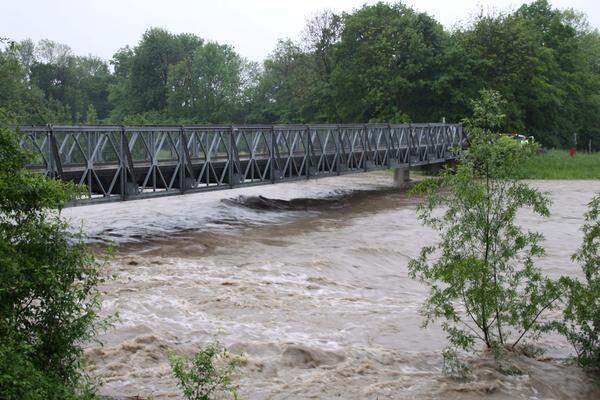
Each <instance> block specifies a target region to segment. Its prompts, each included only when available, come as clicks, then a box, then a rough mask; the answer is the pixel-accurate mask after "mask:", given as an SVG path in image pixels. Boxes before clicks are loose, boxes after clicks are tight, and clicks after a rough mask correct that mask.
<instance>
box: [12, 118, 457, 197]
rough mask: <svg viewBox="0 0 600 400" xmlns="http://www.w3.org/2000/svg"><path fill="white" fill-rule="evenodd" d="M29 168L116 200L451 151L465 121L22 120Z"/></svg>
mask: <svg viewBox="0 0 600 400" xmlns="http://www.w3.org/2000/svg"><path fill="white" fill-rule="evenodd" d="M18 131H19V132H20V135H21V145H22V146H23V147H24V148H25V149H27V150H29V151H30V152H31V153H32V154H33V160H32V162H31V163H30V164H29V165H28V168H30V169H32V170H34V171H38V172H40V173H44V174H46V175H48V176H50V177H53V178H57V179H62V180H65V181H71V182H75V183H78V184H82V185H85V186H86V187H87V193H88V195H87V197H85V198H82V199H81V200H80V201H79V202H83V203H89V202H98V201H114V200H126V199H135V198H144V197H152V196H162V195H170V194H181V193H187V192H198V191H202V190H216V189H228V188H234V187H239V186H245V185H256V184H265V183H278V182H283V181H290V180H296V179H307V178H313V177H322V176H332V175H341V174H346V173H356V172H365V171H371V170H376V169H385V168H393V167H399V166H410V165H426V164H436V163H444V162H446V161H448V160H453V159H454V158H455V157H456V154H457V151H460V149H462V147H463V145H464V135H463V131H462V126H461V125H458V124H415V125H408V124H407V125H387V124H366V125H272V126H271V125H269V126H258V125H255V126H252V125H250V126H248V125H245V126H203V125H187V126H109V125H99V126H66V125H54V126H52V125H47V126H21V127H18Z"/></svg>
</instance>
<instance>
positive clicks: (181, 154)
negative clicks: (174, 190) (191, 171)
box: [178, 125, 187, 194]
mask: <svg viewBox="0 0 600 400" xmlns="http://www.w3.org/2000/svg"><path fill="white" fill-rule="evenodd" d="M185 147H186V144H185V133H184V131H183V125H181V126H180V127H179V149H178V150H179V193H181V194H184V193H185V169H186V167H187V159H186V158H187V157H186V153H187V152H186V151H185V150H186V149H185Z"/></svg>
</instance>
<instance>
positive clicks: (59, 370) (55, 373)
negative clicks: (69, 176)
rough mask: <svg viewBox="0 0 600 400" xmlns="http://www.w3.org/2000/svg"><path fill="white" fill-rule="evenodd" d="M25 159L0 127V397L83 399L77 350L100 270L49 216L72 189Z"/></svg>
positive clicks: (94, 308)
mask: <svg viewBox="0 0 600 400" xmlns="http://www.w3.org/2000/svg"><path fill="white" fill-rule="evenodd" d="M1 126H3V125H0V127H1ZM26 160H27V155H26V154H24V153H23V151H22V150H21V149H20V146H19V145H18V142H17V138H16V135H15V133H13V132H12V131H10V130H8V129H4V128H0V398H2V399H7V400H11V399H15V400H17V399H19V400H21V399H31V400H33V399H40V400H41V399H44V400H45V399H74V398H82V397H88V396H91V394H90V393H89V390H88V389H89V382H87V380H86V378H85V376H84V374H83V373H82V344H83V343H84V342H85V341H87V340H90V339H91V338H93V336H94V334H95V332H96V329H97V328H98V327H100V326H101V324H100V323H99V322H98V319H97V312H98V309H99V306H100V300H99V292H98V290H97V289H96V286H97V284H98V283H100V282H101V280H102V275H101V273H100V264H99V262H98V261H97V260H96V259H95V258H94V256H93V255H92V253H91V252H90V251H89V250H88V248H87V247H86V246H85V245H84V244H83V242H82V238H81V236H80V235H78V234H75V233H70V231H69V229H68V227H67V224H66V223H65V222H64V221H63V220H62V219H61V217H60V214H59V213H57V212H56V210H58V209H60V208H61V207H62V206H64V204H65V202H67V201H69V200H70V199H72V198H73V197H74V196H76V195H77V194H78V193H79V190H78V189H77V187H75V186H74V185H68V184H64V183H61V182H58V181H53V180H49V179H46V178H44V177H43V176H40V175H37V174H33V173H31V172H30V171H28V170H26V169H25V168H24V165H25V162H26Z"/></svg>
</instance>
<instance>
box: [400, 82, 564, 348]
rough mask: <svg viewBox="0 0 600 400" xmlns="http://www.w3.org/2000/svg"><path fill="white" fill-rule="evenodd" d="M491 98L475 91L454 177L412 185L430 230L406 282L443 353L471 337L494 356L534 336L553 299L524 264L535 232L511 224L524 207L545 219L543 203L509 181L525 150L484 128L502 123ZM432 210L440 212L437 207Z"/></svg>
mask: <svg viewBox="0 0 600 400" xmlns="http://www.w3.org/2000/svg"><path fill="white" fill-rule="evenodd" d="M501 107H502V101H501V97H500V95H499V94H498V93H497V92H493V91H482V92H481V98H480V99H479V100H478V101H476V102H474V115H473V117H472V118H471V119H469V120H467V121H465V122H466V131H467V132H468V135H469V141H470V144H469V149H468V150H467V151H465V152H464V155H462V156H461V159H460V162H459V163H458V165H457V167H456V169H455V170H454V171H450V170H447V171H446V172H444V173H443V174H442V175H441V177H440V178H439V179H438V178H433V179H429V180H426V181H424V182H423V183H420V184H419V185H418V186H417V188H416V191H417V192H418V193H422V194H424V195H425V200H424V202H423V203H422V204H421V205H420V206H419V208H418V215H419V218H420V219H421V220H422V221H423V223H424V224H426V225H427V226H431V227H432V228H434V229H435V230H436V231H438V233H439V234H440V241H439V242H438V243H437V244H436V245H433V246H427V247H424V248H423V249H422V251H421V254H420V256H419V257H418V258H416V259H414V260H412V261H411V262H410V264H409V271H410V276H411V277H413V278H416V279H419V280H420V281H422V282H424V283H425V284H426V285H427V286H428V287H429V289H430V291H429V296H428V298H427V300H426V302H425V304H424V306H423V309H422V312H423V314H424V316H425V317H426V320H425V324H429V323H431V322H433V321H435V320H438V319H441V320H442V328H443V329H444V331H445V332H446V334H447V337H448V340H449V345H450V346H449V351H448V352H446V353H445V354H446V355H452V354H453V351H454V350H456V349H465V350H470V349H472V348H473V346H474V345H475V343H476V342H477V341H481V342H482V343H483V344H484V345H485V347H486V348H487V349H491V350H492V351H494V353H495V354H496V355H497V356H499V355H501V354H502V353H503V351H504V350H505V349H507V348H509V349H515V348H516V347H517V345H518V344H519V343H521V342H522V341H523V339H524V338H529V339H531V340H534V339H536V338H537V337H538V336H539V334H540V333H541V332H542V330H543V321H542V318H543V315H544V311H547V310H549V309H551V308H552V307H553V306H554V305H555V302H556V300H557V298H558V296H559V295H560V290H559V289H558V285H557V284H556V282H554V281H552V280H550V279H549V278H547V277H545V276H544V274H543V273H542V271H541V270H540V269H539V268H537V267H536V266H535V264H534V260H535V258H536V257H539V256H541V255H543V254H544V250H543V248H542V246H541V245H540V240H541V239H542V236H541V235H540V234H539V233H535V232H529V231H527V232H524V231H522V230H521V228H520V227H519V225H518V224H517V223H516V221H515V218H516V214H517V211H519V210H520V209H522V208H524V207H526V208H530V209H532V210H533V211H534V212H535V213H536V214H538V215H541V216H547V215H548V204H549V200H548V198H547V197H546V196H545V195H544V194H542V193H541V192H539V191H538V190H536V189H534V188H531V187H530V186H528V185H527V183H525V182H523V181H519V180H517V179H515V177H516V176H517V172H518V165H519V164H520V162H521V161H522V160H523V159H524V158H526V157H528V155H529V153H530V152H531V151H532V149H530V148H529V147H528V146H524V145H521V144H520V143H518V142H517V141H515V140H513V139H510V138H508V137H506V136H502V135H500V134H498V133H496V132H495V131H494V129H495V128H496V127H497V126H498V125H499V124H501V123H502V120H503V118H504V115H503V113H502V112H501V111H500V110H501ZM440 207H442V209H439V208H440Z"/></svg>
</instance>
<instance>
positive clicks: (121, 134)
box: [119, 125, 127, 200]
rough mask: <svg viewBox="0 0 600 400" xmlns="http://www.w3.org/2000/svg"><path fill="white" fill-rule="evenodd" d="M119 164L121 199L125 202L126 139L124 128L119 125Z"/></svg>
mask: <svg viewBox="0 0 600 400" xmlns="http://www.w3.org/2000/svg"><path fill="white" fill-rule="evenodd" d="M119 143H120V145H119V162H120V164H121V165H120V168H121V171H120V173H121V199H122V200H127V152H126V151H125V146H127V137H126V136H125V127H124V126H123V125H121V129H120V130H119Z"/></svg>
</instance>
